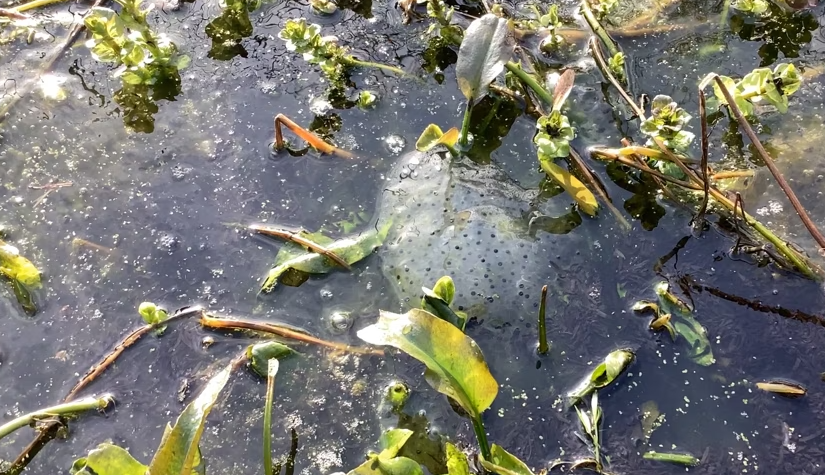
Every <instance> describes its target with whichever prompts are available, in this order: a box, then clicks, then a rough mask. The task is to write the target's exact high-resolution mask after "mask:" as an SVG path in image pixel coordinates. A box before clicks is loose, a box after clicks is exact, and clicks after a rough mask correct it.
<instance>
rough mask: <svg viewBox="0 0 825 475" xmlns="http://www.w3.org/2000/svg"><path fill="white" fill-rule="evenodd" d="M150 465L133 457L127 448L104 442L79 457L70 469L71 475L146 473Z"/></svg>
mask: <svg viewBox="0 0 825 475" xmlns="http://www.w3.org/2000/svg"><path fill="white" fill-rule="evenodd" d="M148 469H149V467H147V466H146V465H143V464H142V463H140V462H138V461H137V460H135V459H134V457H132V455H131V454H129V452H128V451H127V450H126V449H123V448H121V447H118V446H117V445H113V444H107V443H103V444H100V445H98V446H97V448H95V449H93V450H92V451H90V452H89V455H87V456H86V457H84V458H81V459H77V460H75V462H74V463H73V464H72V468H71V470H70V471H69V473H70V474H71V475H79V474H84V475H85V474H89V475H91V474H95V475H145V474H146V470H148Z"/></svg>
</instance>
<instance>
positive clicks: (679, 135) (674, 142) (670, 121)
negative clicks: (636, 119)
mask: <svg viewBox="0 0 825 475" xmlns="http://www.w3.org/2000/svg"><path fill="white" fill-rule="evenodd" d="M688 121H690V114H688V113H687V111H686V110H684V109H682V108H681V107H679V106H678V104H676V103H675V102H673V99H672V98H671V97H670V96H666V95H663V94H660V95H658V96H656V97H654V98H653V104H652V105H651V111H650V117H648V118H647V119H646V120H645V121H644V122H642V125H641V132H642V133H643V134H644V135H647V136H648V137H650V138H649V139H648V141H647V146H648V147H655V146H656V144H655V142H654V138H659V139H660V140H662V142H664V144H665V146H666V147H667V148H669V149H670V150H672V151H674V152H676V153H680V152H684V151H685V150H687V149H688V147H690V142H692V141H693V137H694V135H693V133H691V132H688V131H686V130H683V129H684V127H685V126H686V125H687V123H688ZM657 148H658V147H657Z"/></svg>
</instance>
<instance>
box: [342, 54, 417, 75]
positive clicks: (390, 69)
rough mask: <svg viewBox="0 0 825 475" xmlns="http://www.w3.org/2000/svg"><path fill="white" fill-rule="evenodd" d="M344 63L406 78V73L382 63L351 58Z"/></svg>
mask: <svg viewBox="0 0 825 475" xmlns="http://www.w3.org/2000/svg"><path fill="white" fill-rule="evenodd" d="M346 61H347V62H348V63H349V64H350V65H352V66H361V67H364V68H377V69H383V70H384V71H388V72H391V73H394V74H397V75H399V76H406V75H407V73H405V72H404V70H403V69H400V68H396V67H395V66H390V65H389V64H383V63H375V62H373V61H361V60H360V59H355V58H353V57H352V56H348V57H347V58H346Z"/></svg>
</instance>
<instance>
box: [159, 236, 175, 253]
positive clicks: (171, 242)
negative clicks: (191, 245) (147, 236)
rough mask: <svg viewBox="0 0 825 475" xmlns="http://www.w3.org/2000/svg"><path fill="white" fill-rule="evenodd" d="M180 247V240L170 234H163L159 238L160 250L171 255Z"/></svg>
mask: <svg viewBox="0 0 825 475" xmlns="http://www.w3.org/2000/svg"><path fill="white" fill-rule="evenodd" d="M178 246H180V238H179V237H178V236H175V235H174V234H170V233H162V234H161V235H160V237H159V238H158V249H160V250H161V251H169V252H170V253H171V252H172V251H174V250H176V249H177V248H178Z"/></svg>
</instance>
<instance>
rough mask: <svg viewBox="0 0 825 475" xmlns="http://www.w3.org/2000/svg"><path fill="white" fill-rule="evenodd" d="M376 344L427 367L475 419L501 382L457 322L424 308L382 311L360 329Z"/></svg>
mask: <svg viewBox="0 0 825 475" xmlns="http://www.w3.org/2000/svg"><path fill="white" fill-rule="evenodd" d="M358 337H359V338H361V339H362V340H364V341H366V342H367V343H370V344H373V345H389V346H393V347H395V348H398V349H399V350H401V351H403V352H405V353H407V354H408V355H410V356H412V357H413V358H415V359H417V360H419V361H421V362H422V363H424V364H425V365H426V366H427V370H426V372H425V378H426V380H427V382H428V383H429V384H430V386H432V387H433V388H435V389H436V390H437V391H438V392H440V393H442V394H445V395H447V396H448V397H450V398H452V399H453V400H454V401H455V402H457V403H458V404H459V405H460V406H461V407H462V408H463V409H464V410H465V411H467V413H469V414H470V415H471V417H473V418H478V417H479V416H480V415H481V413H482V412H483V411H484V410H485V409H487V408H488V407H490V405H491V404H492V403H493V400H494V399H495V398H496V394H497V393H498V384H497V383H496V380H495V379H493V375H491V374H490V370H489V369H488V368H487V363H486V362H485V361H484V355H483V354H482V353H481V349H480V348H479V347H478V345H477V344H476V342H475V341H473V340H472V339H471V338H470V337H468V336H467V335H465V334H464V333H463V332H462V331H461V330H459V329H458V328H456V327H455V326H454V325H452V324H450V323H449V322H446V321H444V320H441V319H440V318H438V317H436V316H435V315H433V314H431V313H429V312H426V311H424V310H420V309H412V310H410V311H409V312H407V313H405V314H395V313H391V312H385V311H383V310H382V311H381V314H380V316H379V318H378V322H376V323H375V324H373V325H370V326H368V327H366V328H364V329H362V330H360V331H359V332H358Z"/></svg>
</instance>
